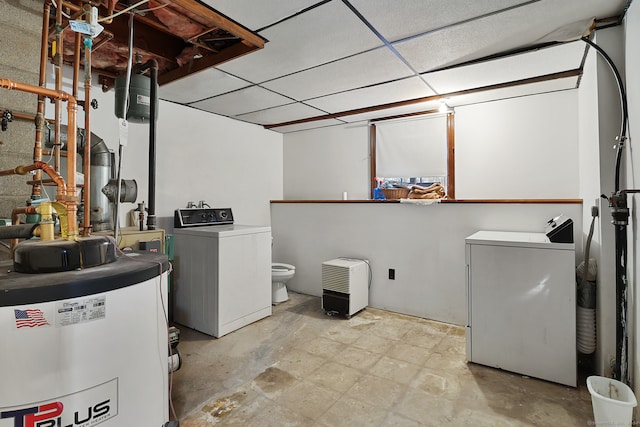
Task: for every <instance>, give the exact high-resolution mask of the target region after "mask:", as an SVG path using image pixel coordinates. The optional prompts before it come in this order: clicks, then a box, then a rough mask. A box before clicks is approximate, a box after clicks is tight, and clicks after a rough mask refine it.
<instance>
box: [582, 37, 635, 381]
mask: <svg viewBox="0 0 640 427" xmlns="http://www.w3.org/2000/svg"><path fill="white" fill-rule="evenodd" d="M595 42H596V43H597V44H598V45H599V46H601V47H602V48H603V49H604V50H605V51H606V52H607V53H608V54H609V56H611V57H612V59H613V60H614V61H615V62H616V63H617V64H618V67H619V68H620V71H621V72H622V71H623V64H624V58H623V54H624V51H623V45H624V42H623V33H622V30H621V28H610V29H607V30H602V31H598V32H597V33H596V37H595ZM620 117H621V114H620V101H619V97H618V92H617V86H616V82H615V79H614V77H613V74H612V73H611V70H610V68H609V67H608V66H607V64H606V63H605V62H604V60H603V59H602V58H601V57H600V56H599V55H598V54H596V52H595V50H594V49H590V51H589V55H588V56H587V59H586V61H585V65H584V74H583V77H582V81H581V82H580V89H579V135H580V149H579V158H580V197H581V198H582V199H583V200H584V203H583V208H584V210H583V221H584V222H583V230H584V239H585V240H586V236H587V233H588V231H589V225H590V223H591V207H592V206H596V207H598V210H599V217H598V218H597V219H596V222H595V228H594V234H593V241H592V244H591V253H590V257H591V258H595V259H596V262H597V265H598V276H597V280H596V286H597V301H596V319H597V321H596V329H597V333H596V337H597V348H596V355H595V371H596V373H598V374H600V375H607V376H608V375H610V374H611V364H610V361H611V359H612V358H613V357H614V356H615V345H616V342H615V338H616V337H615V327H616V308H615V304H616V302H615V301H616V297H615V286H616V285H615V255H614V254H615V245H614V227H613V225H612V224H611V213H610V210H609V206H608V202H607V201H606V200H604V199H601V198H600V195H601V194H605V195H607V196H610V195H611V193H612V192H613V190H614V176H615V155H616V151H615V150H614V149H613V146H614V144H615V142H616V141H615V137H616V136H617V135H618V134H619V133H620V123H621V122H620Z"/></svg>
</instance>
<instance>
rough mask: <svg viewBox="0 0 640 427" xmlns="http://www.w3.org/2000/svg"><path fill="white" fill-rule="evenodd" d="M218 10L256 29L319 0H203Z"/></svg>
mask: <svg viewBox="0 0 640 427" xmlns="http://www.w3.org/2000/svg"><path fill="white" fill-rule="evenodd" d="M202 1H203V2H204V3H206V4H208V5H209V6H211V7H212V8H214V9H215V10H217V11H218V12H220V13H222V14H224V15H226V16H227V17H229V18H231V19H233V20H234V21H236V22H238V23H239V24H241V25H244V26H245V27H247V28H249V29H250V30H253V31H256V30H259V29H260V28H263V27H266V26H268V25H271V24H274V23H276V22H278V21H280V20H281V19H284V18H286V17H288V16H291V15H294V14H296V13H298V12H300V11H301V10H304V9H306V8H307V7H310V6H313V5H314V4H316V3H317V2H318V0H296V1H295V2H292V1H291V0H268V1H266V0H261V1H255V0H202Z"/></svg>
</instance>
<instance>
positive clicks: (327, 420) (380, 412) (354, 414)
mask: <svg viewBox="0 0 640 427" xmlns="http://www.w3.org/2000/svg"><path fill="white" fill-rule="evenodd" d="M386 416H387V411H386V410H385V409H383V408H380V407H377V406H373V405H369V404H367V403H364V402H363V401H362V400H357V399H353V398H350V397H343V398H340V399H339V400H338V401H337V402H336V403H335V404H334V405H333V406H332V407H331V408H329V410H328V411H327V412H325V413H324V414H323V415H322V417H320V420H319V423H320V424H321V425H323V426H326V427H336V426H378V425H381V423H382V421H383V420H384V419H385V417H386Z"/></svg>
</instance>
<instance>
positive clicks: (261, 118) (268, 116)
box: [235, 102, 326, 125]
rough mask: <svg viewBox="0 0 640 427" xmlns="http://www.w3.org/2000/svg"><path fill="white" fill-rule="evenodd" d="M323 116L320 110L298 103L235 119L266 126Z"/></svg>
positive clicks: (243, 115)
mask: <svg viewBox="0 0 640 427" xmlns="http://www.w3.org/2000/svg"><path fill="white" fill-rule="evenodd" d="M323 114H326V113H325V112H324V111H322V110H318V109H317V108H313V107H309V106H308V105H304V104H301V103H299V102H294V103H292V104H287V105H282V106H280V107H274V108H268V109H266V110H261V111H256V112H254V113H248V114H241V115H239V116H236V117H235V118H237V119H240V120H244V121H247V122H251V123H256V124H259V125H268V124H273V123H283V122H289V121H292V120H299V119H306V118H307V117H315V116H321V115H323Z"/></svg>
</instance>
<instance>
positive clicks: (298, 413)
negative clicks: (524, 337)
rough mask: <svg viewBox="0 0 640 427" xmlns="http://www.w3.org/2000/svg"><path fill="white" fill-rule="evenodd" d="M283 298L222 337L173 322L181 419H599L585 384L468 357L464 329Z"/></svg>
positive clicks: (264, 422)
mask: <svg viewBox="0 0 640 427" xmlns="http://www.w3.org/2000/svg"><path fill="white" fill-rule="evenodd" d="M289 295H290V299H289V301H287V302H285V303H282V304H279V305H277V306H275V307H274V313H273V316H271V317H269V318H266V319H263V320H261V321H259V322H256V323H254V324H252V325H249V326H246V327H244V328H242V329H240V330H237V331H235V332H233V333H231V334H229V335H226V336H224V337H222V338H220V339H215V338H212V337H209V336H207V335H203V334H200V333H198V332H195V331H192V330H190V329H188V328H185V327H181V328H180V331H181V337H180V338H181V342H180V345H179V347H178V349H179V350H180V353H181V355H182V358H183V359H182V360H183V366H182V368H181V369H180V370H179V371H178V372H176V373H175V374H174V376H173V379H172V389H173V393H172V394H173V406H174V408H175V412H176V414H177V416H178V418H179V419H180V425H181V426H182V427H197V426H212V425H220V426H260V427H263V426H279V427H280V426H332V427H333V426H442V425H451V426H525V425H536V426H571V425H576V426H585V425H594V423H593V415H592V409H591V400H590V395H589V393H588V391H587V390H586V386H585V385H584V380H581V381H580V385H579V387H578V388H577V389H573V388H571V387H566V386H562V385H558V384H553V383H550V382H546V381H541V380H537V379H533V378H528V377H524V376H522V375H517V374H512V373H508V372H504V371H499V370H496V369H492V368H488V367H484V366H481V365H476V364H473V363H469V364H467V363H466V362H465V342H464V329H463V328H461V327H458V326H451V325H448V324H443V323H438V322H432V321H428V320H424V319H420V318H416V317H411V316H405V315H399V314H395V313H390V312H385V311H382V310H376V309H371V308H367V309H365V310H363V311H362V312H360V313H358V314H356V315H354V316H353V317H352V318H351V319H349V320H346V319H345V318H344V317H330V316H327V315H325V314H324V312H323V311H322V309H321V307H320V299H319V298H317V297H312V296H307V295H301V294H296V293H292V292H290V293H289Z"/></svg>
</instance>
